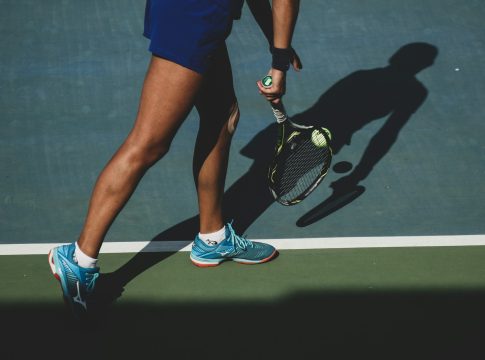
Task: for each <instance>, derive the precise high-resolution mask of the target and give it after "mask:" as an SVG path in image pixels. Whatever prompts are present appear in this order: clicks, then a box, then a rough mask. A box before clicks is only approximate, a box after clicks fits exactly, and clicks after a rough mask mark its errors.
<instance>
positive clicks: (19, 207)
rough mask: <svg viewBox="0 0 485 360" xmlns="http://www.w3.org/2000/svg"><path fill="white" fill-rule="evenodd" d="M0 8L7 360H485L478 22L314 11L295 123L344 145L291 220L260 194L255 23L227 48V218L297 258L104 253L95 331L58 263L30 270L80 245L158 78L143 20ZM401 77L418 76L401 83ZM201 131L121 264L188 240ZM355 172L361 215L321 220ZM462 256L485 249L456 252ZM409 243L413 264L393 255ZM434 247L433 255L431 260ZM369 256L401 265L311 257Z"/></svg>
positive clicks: (295, 81)
mask: <svg viewBox="0 0 485 360" xmlns="http://www.w3.org/2000/svg"><path fill="white" fill-rule="evenodd" d="M0 4H1V8H2V12H1V13H0V34H1V36H0V113H1V114H0V122H1V132H0V170H1V173H0V194H1V196H2V197H1V201H0V289H1V290H0V321H1V322H0V324H2V337H1V346H0V357H1V358H2V359H23V358H37V357H40V356H41V355H43V356H44V355H46V356H49V358H52V357H54V358H60V357H63V358H64V357H66V358H67V357H68V356H67V355H66V354H69V357H71V355H72V357H74V358H83V359H87V358H103V359H119V358H139V359H151V358H157V359H158V358H165V359H194V358H198V359H214V358H232V359H246V358H254V359H263V358H265V359H273V358H274V359H276V358H277V359H286V358H291V359H320V358H321V359H341V358H350V359H362V358H365V359H367V358H369V359H370V358H383V359H384V358H385V359H447V358H449V359H460V360H461V359H483V358H484V354H485V340H484V339H485V310H484V309H485V307H484V304H485V246H483V245H485V241H484V234H485V221H484V219H485V207H484V206H483V204H484V203H485V182H484V180H483V174H485V141H484V138H485V121H484V113H485V97H484V96H483V94H484V93H485V63H484V61H483V59H484V58H485V42H484V41H485V26H483V19H485V3H484V2H483V1H482V0H467V1H456V0H421V1H417V0H408V1H400V0H368V1H361V0H345V1H338V0H328V1H327V0H325V1H324V0H303V1H302V2H301V11H300V16H299V21H298V24H297V27H296V30H295V35H294V40H293V46H294V48H295V49H296V51H297V52H298V54H299V55H300V57H301V59H302V62H303V66H304V68H303V70H302V71H301V73H298V74H297V73H295V72H289V74H288V89H287V94H286V96H285V105H286V107H287V110H288V111H289V113H290V115H291V116H293V117H294V118H295V119H297V120H299V121H302V122H305V121H314V122H318V123H319V124H320V123H321V124H324V125H326V126H329V127H330V128H331V129H332V130H333V132H334V135H335V144H336V145H335V147H336V154H335V158H334V164H335V165H337V166H336V167H334V168H333V169H332V170H331V171H330V173H329V175H328V177H327V178H326V179H325V181H324V182H323V183H322V185H320V186H319V187H318V189H317V190H316V191H315V192H314V193H313V194H312V195H311V196H310V197H309V198H308V199H306V200H305V201H304V202H302V203H301V204H299V205H296V206H293V207H284V206H281V205H279V204H276V203H274V201H273V199H272V197H271V195H270V193H269V191H268V189H267V186H266V183H265V173H266V169H267V162H268V156H271V154H272V148H273V146H274V139H275V126H274V119H273V116H272V113H271V110H270V108H269V106H268V104H267V103H266V102H265V101H264V100H263V99H262V98H261V96H260V95H259V94H258V92H257V88H256V85H255V83H256V81H257V80H258V79H259V78H261V77H262V76H263V75H265V73H266V71H267V70H268V67H269V63H270V57H269V54H268V51H267V48H268V47H267V44H266V43H265V41H264V38H263V36H262V34H261V32H260V30H259V29H258V28H257V25H256V24H255V22H254V20H253V19H252V17H251V14H250V12H249V10H248V8H247V6H245V7H244V9H243V14H242V18H241V20H238V21H236V22H235V24H234V29H233V33H232V34H231V36H230V37H229V39H228V40H227V44H228V49H229V53H230V57H231V61H232V66H233V73H234V84H235V89H236V94H237V97H238V101H239V105H240V108H241V114H242V116H241V121H240V123H239V125H238V130H237V132H236V134H235V136H234V140H233V144H232V148H231V155H230V163H229V169H228V175H227V180H226V193H225V196H224V204H225V211H226V216H227V218H228V220H231V219H233V220H234V226H235V228H236V229H237V230H238V231H240V232H242V233H244V234H247V236H248V237H249V238H252V239H262V240H264V239H277V240H285V239H292V241H293V242H292V244H297V245H296V246H294V247H292V249H293V250H287V248H284V249H283V250H281V251H280V255H279V257H278V258H277V259H275V260H274V261H271V262H269V263H267V264H263V265H260V266H242V265H238V264H235V263H224V264H222V265H221V266H219V267H217V268H214V269H199V268H196V267H195V266H193V265H192V264H191V263H190V261H189V259H188V253H187V252H185V251H184V252H175V253H173V252H149V253H138V254H136V253H134V252H128V253H126V252H125V253H116V251H114V252H115V253H111V252H112V251H111V250H110V251H109V253H108V252H103V251H102V254H101V258H100V264H101V266H102V273H103V276H102V277H101V278H100V280H99V283H98V285H99V290H98V295H97V296H98V298H97V303H96V304H97V305H96V306H95V313H96V315H97V316H96V319H95V320H93V321H92V322H91V323H90V326H89V329H84V328H82V327H79V326H78V325H75V324H73V323H72V322H70V320H69V316H68V313H67V312H66V309H65V308H64V305H63V302H62V297H61V291H60V288H59V285H58V284H57V282H56V281H55V279H54V278H53V277H52V275H51V274H50V269H49V267H48V264H47V256H46V254H40V253H39V252H38V251H35V250H29V249H35V246H39V245H47V244H57V243H65V242H70V241H73V240H74V239H76V238H77V236H78V234H79V231H80V229H81V227H82V224H83V221H84V215H85V212H86V208H87V205H88V200H89V196H90V193H91V190H92V186H93V184H94V182H95V180H96V177H97V175H98V174H99V171H100V170H101V169H102V168H103V166H104V165H105V163H106V162H107V161H108V160H109V158H110V157H111V156H112V154H113V152H114V151H115V150H116V149H117V147H118V146H119V144H120V143H121V142H122V141H123V139H124V138H125V136H126V134H127V133H128V131H129V130H130V128H131V126H132V123H133V119H134V117H135V115H136V111H137V106H138V98H139V93H140V90H141V85H142V81H143V77H144V74H145V71H146V67H147V64H148V61H149V53H148V52H147V46H148V42H147V40H146V39H145V38H143V36H142V35H141V34H142V31H143V13H144V5H145V2H144V1H143V0H116V1H109V0H85V1H55V0H43V1H42V2H38V1H34V0H16V1H13V0H0ZM417 44H418V45H417ZM406 46H408V47H406ZM409 46H410V47H409ZM403 47H404V49H408V52H404V53H403V52H402V51H403V50H402V49H403ZM409 49H411V50H409ZM430 50H433V51H434V50H436V51H437V53H436V54H435V56H431V55H430V52H429V51H430ZM396 54H397V55H396ZM393 55H395V56H398V58H400V59H401V60H403V61H404V62H405V64H406V66H408V67H413V66H414V67H416V69H417V68H419V69H420V71H417V72H416V73H415V75H408V76H405V77H402V76H396V75H395V73H394V72H393V70H394V68H392V66H390V63H389V60H390V58H391V57H392V56H393ZM431 60H432V61H431ZM197 129H198V119H197V114H196V112H195V111H193V112H191V113H190V114H189V116H188V118H187V120H186V122H185V123H184V124H183V126H182V127H181V129H180V131H179V133H178V134H177V136H176V138H175V140H174V142H173V144H172V147H171V151H170V152H169V154H168V155H167V156H166V157H165V158H164V159H163V160H162V161H161V162H160V163H158V164H157V165H156V166H154V167H153V168H152V169H151V170H150V171H149V172H148V173H147V175H146V176H145V177H144V179H143V181H142V182H141V184H140V186H139V187H138V189H137V191H136V192H135V194H134V195H133V197H132V199H131V200H130V202H129V203H128V205H127V206H126V208H125V209H124V210H123V212H122V213H121V214H120V216H119V217H118V218H117V220H116V221H115V223H114V224H113V227H112V228H111V230H110V232H109V233H108V236H107V239H106V243H105V244H106V245H109V244H111V245H114V246H120V249H121V245H120V244H122V243H126V244H131V243H132V242H135V243H137V242H138V243H143V244H145V243H148V242H150V241H151V245H147V248H148V247H150V246H152V249H153V248H163V246H159V245H160V244H161V245H167V246H172V245H173V244H178V243H173V241H182V242H184V244H185V245H186V244H187V243H188V241H190V240H192V239H193V237H194V235H195V233H196V232H197V231H198V218H197V211H198V210H197V202H196V193H195V189H194V186H193V180H192V167H191V163H192V150H193V143H194V140H195V136H196V133H197ZM349 168H350V169H349ZM358 172H360V174H361V175H362V174H364V176H361V180H360V182H359V185H360V186H361V187H362V189H363V190H364V191H363V193H362V194H360V196H358V197H356V198H355V199H353V201H350V200H349V201H346V202H344V203H343V204H341V205H342V206H337V207H334V208H331V207H329V206H327V205H328V202H327V201H326V200H327V199H328V198H329V197H330V196H331V195H332V188H331V187H330V184H331V183H332V182H334V181H337V180H339V179H340V178H342V177H344V176H347V175H348V176H352V175H355V174H356V173H358ZM461 235H477V236H478V237H479V239H480V241H479V243H476V244H475V245H482V246H460V245H471V244H465V243H463V244H460V243H455V244H453V246H445V245H447V244H446V242H445V241H444V238H445V236H456V239H461V238H460V236H461ZM402 236H404V237H412V238H413V239H414V241H415V243H414V244H415V245H416V246H418V247H416V246H414V245H399V246H397V247H395V246H393V244H392V242H393V241H394V240H396V241H397V239H398V237H402ZM426 236H436V238H435V239H437V243H435V244H433V246H430V247H426V246H425V247H421V246H420V239H422V240H423V241H424V239H425V237H426ZM441 236H442V237H443V243H442V244H441V245H440V242H439V238H440V237H441ZM358 237H369V238H370V237H372V238H373V239H379V238H382V239H386V241H385V244H387V245H385V246H384V247H377V248H367V247H366V246H365V244H364V246H358V248H351V247H350V248H347V249H342V248H341V249H339V248H333V249H329V248H325V246H323V245H322V247H318V246H317V248H316V249H310V248H309V247H311V246H308V244H309V242H310V241H312V244H313V243H315V244H317V243H321V244H327V243H328V239H329V238H331V239H334V241H337V243H338V239H344V238H347V239H353V238H358ZM299 239H301V244H300V247H299V245H298V241H299ZM335 239H337V240H335ZM457 241H458V240H457ZM396 244H397V243H396ZM185 245H184V246H185ZM397 245H398V244H397ZM448 245H449V244H448ZM174 246H175V245H174ZM7 247H8V249H9V251H8V252H7V251H4V250H5V249H7ZM175 247H176V248H177V246H175ZM337 247H338V246H337ZM105 248H106V249H108V246H106V247H105ZM12 249H13V252H14V253H17V254H18V255H10V254H11V253H12V252H11V250H12ZM15 249H18V252H16V251H15ZM21 249H27V250H25V251H23V250H22V251H21ZM110 249H111V248H110ZM180 249H182V246H180ZM177 250H179V248H177ZM42 251H43V250H42ZM171 251H172V250H171ZM120 252H121V250H120ZM45 253H47V251H45ZM4 254H9V255H4Z"/></svg>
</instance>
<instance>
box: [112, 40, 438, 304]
mask: <svg viewBox="0 0 485 360" xmlns="http://www.w3.org/2000/svg"><path fill="white" fill-rule="evenodd" d="M437 54H438V50H437V48H436V47H435V46H433V45H431V44H427V43H411V44H407V45H404V46H403V47H401V48H400V49H399V50H398V51H397V52H396V53H395V54H394V55H393V56H392V57H391V58H390V59H389V65H388V66H386V67H383V68H377V69H371V70H359V71H355V72H354V73H352V74H350V75H349V76H347V77H345V78H343V79H342V80H340V81H338V82H337V83H336V84H334V85H333V86H332V87H331V88H330V89H328V90H327V91H325V92H324V93H323V95H322V96H321V97H320V98H319V100H318V101H317V102H316V103H315V104H314V105H313V106H312V107H311V108H309V109H308V110H306V111H304V112H302V113H299V114H297V115H295V116H294V117H293V120H294V121H295V122H297V123H301V124H307V125H315V126H324V127H327V128H329V129H330V130H331V132H332V134H333V143H332V147H333V151H334V154H338V153H339V151H340V150H341V149H342V148H343V147H344V146H345V145H351V139H352V136H353V134H354V133H355V132H357V131H358V130H360V129H361V128H363V127H364V126H365V125H367V124H369V123H370V122H372V121H374V120H377V119H380V118H383V117H385V116H388V118H387V119H386V121H385V123H384V125H383V126H382V127H381V128H380V130H379V131H378V132H377V133H376V134H375V135H374V136H373V137H372V139H371V140H370V142H369V144H368V146H367V148H366V149H365V151H364V153H363V155H362V158H361V160H360V161H359V163H358V164H357V165H356V166H355V167H354V168H353V170H352V172H351V173H350V174H348V175H345V176H343V177H341V178H340V179H338V180H336V181H335V182H333V183H332V184H331V185H330V186H331V187H332V188H333V193H332V195H331V196H330V197H329V198H328V199H326V200H325V201H323V202H322V203H321V204H319V205H318V206H316V207H315V208H314V209H312V210H310V211H309V212H307V213H306V214H304V215H303V216H302V217H301V218H300V219H298V220H297V222H296V225H297V226H300V227H304V226H307V225H310V224H312V223H314V222H316V221H319V220H321V219H323V218H324V217H325V216H328V215H330V214H331V213H333V212H335V211H337V210H339V209H341V208H342V207H344V206H346V205H348V204H350V203H351V202H352V201H354V200H355V199H356V198H358V197H359V196H361V195H362V194H363V193H364V191H365V187H364V186H362V185H360V182H361V181H362V180H364V179H365V178H367V176H368V175H369V174H370V173H371V172H372V169H373V168H374V166H375V165H376V164H377V163H378V162H379V161H380V160H381V159H382V158H383V157H384V156H385V154H386V153H387V152H388V151H389V149H390V148H391V146H392V145H393V144H394V142H395V141H396V139H397V137H398V135H399V132H400V130H401V129H402V128H403V126H404V125H405V124H406V123H407V121H408V120H409V119H410V117H411V116H412V114H413V113H414V112H416V111H417V110H418V108H419V107H420V106H421V104H422V103H423V102H424V101H425V99H426V97H427V90H426V88H425V87H424V85H423V84H421V83H420V82H419V81H418V80H417V79H416V77H415V75H416V74H417V73H418V72H420V71H421V70H423V69H425V68H427V67H429V66H431V65H432V64H433V62H434V60H435V58H436V56H437ZM275 134H276V124H275V123H274V122H273V123H271V124H270V125H269V126H268V127H266V128H265V129H264V130H262V131H261V132H259V133H258V134H257V135H256V136H255V137H254V138H253V139H252V140H251V141H250V142H249V143H248V144H247V145H246V146H245V147H244V148H243V149H242V150H241V154H242V155H243V156H246V157H248V158H250V159H253V163H252V165H251V167H250V168H249V170H248V171H247V172H246V173H245V174H244V175H243V176H241V177H240V178H239V179H238V180H237V181H236V182H234V184H232V185H231V186H230V187H229V188H228V189H227V190H226V192H225V194H224V199H223V204H224V214H225V216H226V220H227V221H231V220H234V224H233V225H234V228H235V230H236V231H237V232H238V233H241V234H243V233H244V232H245V231H246V230H247V228H248V227H249V226H250V225H251V224H252V223H253V222H254V221H255V220H256V219H257V218H258V217H259V216H260V215H261V214H262V213H263V212H264V211H266V209H267V208H268V207H269V206H271V205H272V204H273V202H274V199H273V197H272V195H271V194H270V192H269V190H268V187H267V182H266V176H267V169H268V164H269V163H270V161H271V159H272V156H273V146H274V140H275ZM341 165H342V164H341ZM351 167H352V165H351V164H345V163H344V164H343V166H342V171H343V170H345V169H347V170H349V169H351ZM337 171H339V169H338V168H337ZM198 231H199V217H198V216H193V217H191V218H188V219H186V220H184V221H182V222H180V223H179V224H176V225H174V226H172V227H171V228H169V229H167V230H165V231H163V232H162V233H160V234H158V235H157V236H155V237H154V238H153V239H152V242H156V241H173V240H188V239H192V238H193V237H194V234H196V233H197V232H198ZM168 256H170V254H167V253H152V254H150V255H146V254H144V253H139V254H136V255H135V256H134V257H133V258H132V259H131V260H130V261H128V262H127V263H126V264H124V265H123V266H121V267H120V268H119V269H118V270H117V271H115V272H113V273H110V274H105V275H104V279H103V281H104V284H105V285H104V288H105V289H106V293H105V294H104V295H103V296H105V297H106V298H110V297H113V298H116V297H118V296H119V295H120V294H121V293H122V291H123V288H124V286H125V285H126V284H128V283H129V282H130V281H131V280H133V279H134V278H135V277H136V276H138V275H139V274H141V273H142V272H144V271H145V270H147V269H149V268H150V267H152V266H153V265H155V264H157V263H158V262H160V261H162V260H163V259H165V258H166V257H168Z"/></svg>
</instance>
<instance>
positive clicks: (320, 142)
mask: <svg viewBox="0 0 485 360" xmlns="http://www.w3.org/2000/svg"><path fill="white" fill-rule="evenodd" d="M312 143H313V144H314V145H315V146H318V147H324V146H325V145H327V139H325V135H323V134H322V132H321V131H320V130H316V129H315V130H313V131H312Z"/></svg>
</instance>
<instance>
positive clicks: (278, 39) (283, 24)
mask: <svg viewBox="0 0 485 360" xmlns="http://www.w3.org/2000/svg"><path fill="white" fill-rule="evenodd" d="M299 7H300V1H299V0H273V2H272V13H273V46H274V47H275V48H279V49H288V48H289V47H290V46H291V39H292V37H293V31H294V29H295V24H296V19H297V17H298V11H299Z"/></svg>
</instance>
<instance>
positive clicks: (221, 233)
mask: <svg viewBox="0 0 485 360" xmlns="http://www.w3.org/2000/svg"><path fill="white" fill-rule="evenodd" d="M199 238H200V239H201V240H203V241H204V242H205V243H206V244H207V245H211V246H215V245H217V244H219V243H220V242H221V241H222V240H224V239H225V238H226V227H225V226H224V227H223V228H222V229H221V230H218V231H215V232H213V233H208V234H201V233H199Z"/></svg>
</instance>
